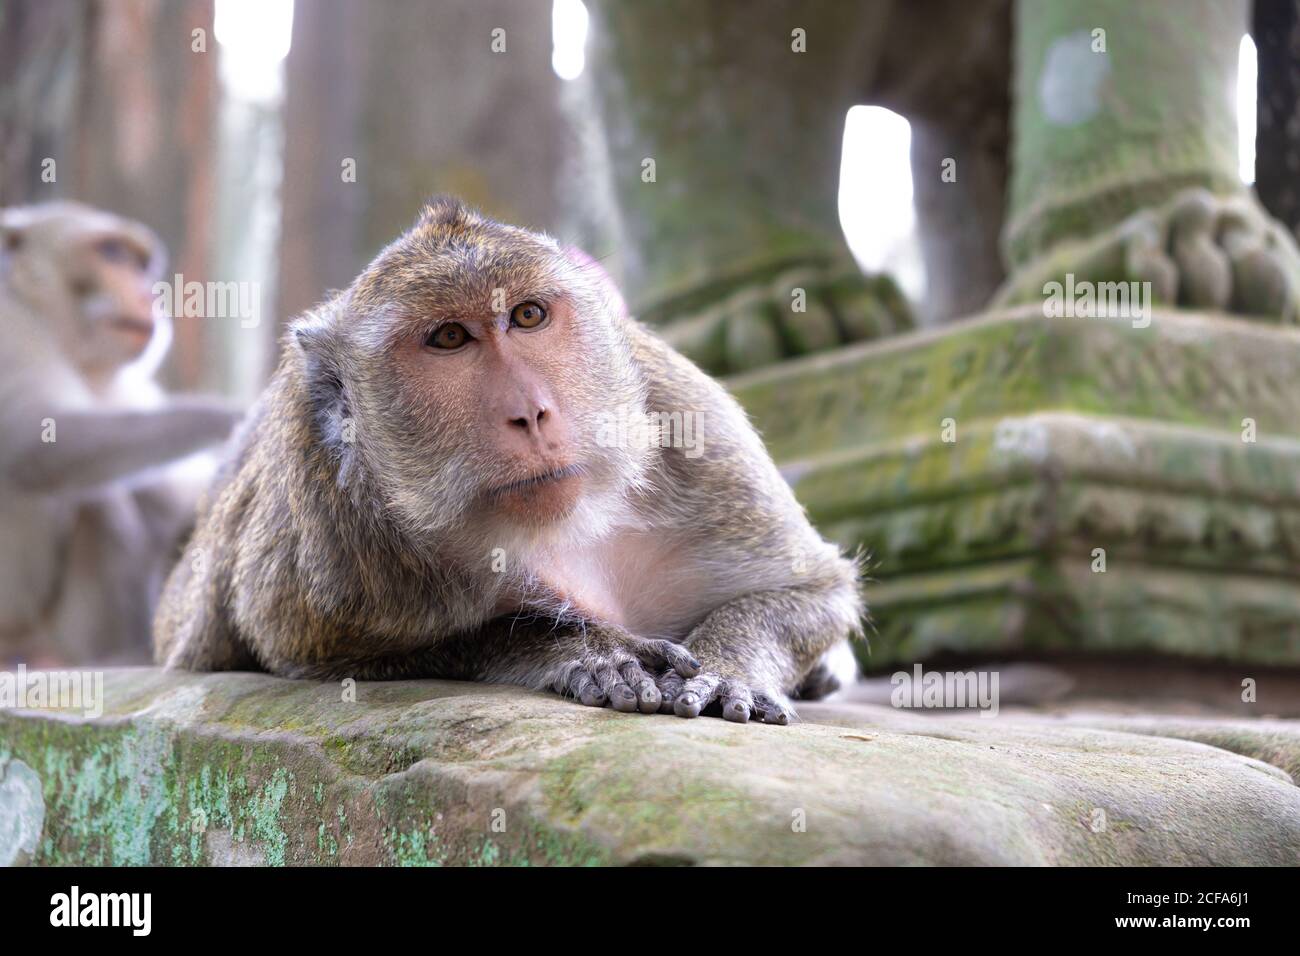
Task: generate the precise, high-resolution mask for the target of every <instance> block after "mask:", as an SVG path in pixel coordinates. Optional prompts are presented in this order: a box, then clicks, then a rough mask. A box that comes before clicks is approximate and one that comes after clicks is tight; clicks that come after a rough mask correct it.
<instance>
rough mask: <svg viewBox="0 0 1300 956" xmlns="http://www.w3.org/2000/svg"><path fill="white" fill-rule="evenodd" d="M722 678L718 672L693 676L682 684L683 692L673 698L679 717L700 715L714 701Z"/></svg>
mask: <svg viewBox="0 0 1300 956" xmlns="http://www.w3.org/2000/svg"><path fill="white" fill-rule="evenodd" d="M721 684H722V678H721V677H718V676H717V675H716V674H701V675H700V676H698V677H692V678H691V679H690V680H688V681H687V682H686V683H685V684H684V685H683V686H682V692H681V693H680V694H678V695H677V697H676V699H674V700H673V713H674V714H676V715H677V716H678V717H698V716H700V711H702V710H703V709H704V708H705V707H708V706H709V704H710V703H712V702H713V698H714V697H716V696H717V694H718V687H719V686H720V685H721Z"/></svg>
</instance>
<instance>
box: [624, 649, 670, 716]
mask: <svg viewBox="0 0 1300 956" xmlns="http://www.w3.org/2000/svg"><path fill="white" fill-rule="evenodd" d="M619 673H621V674H622V675H623V680H625V681H627V685H628V686H629V687H631V688H632V690H633V691H634V692H635V693H636V702H637V709H638V710H639V711H641V713H643V714H653V713H654V712H655V711H657V710H658V709H659V704H660V702H661V701H662V700H663V696H662V695H661V694H660V693H659V688H658V687H656V686H655V682H654V678H652V677H651V676H650V675H649V674H647V673H646V672H645V671H643V670H642V669H641V665H640V664H638V663H637V662H636V661H628V662H627V663H626V664H624V665H623V666H622V667H620V668H619Z"/></svg>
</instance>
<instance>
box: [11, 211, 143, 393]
mask: <svg viewBox="0 0 1300 956" xmlns="http://www.w3.org/2000/svg"><path fill="white" fill-rule="evenodd" d="M4 244H5V251H6V257H7V258H8V260H9V263H10V265H9V273H10V284H11V286H14V287H16V288H17V290H18V292H19V294H20V295H22V297H23V298H24V299H26V300H27V301H28V303H29V305H31V306H32V308H33V311H34V312H35V313H36V314H38V315H40V316H42V317H43V318H44V319H45V321H47V322H48V323H49V325H50V331H51V332H52V333H53V334H54V336H55V337H56V339H58V341H59V342H60V345H61V348H62V352H63V354H64V355H67V356H69V357H70V358H71V359H72V361H73V363H74V364H75V365H76V366H77V367H78V368H79V369H81V370H82V371H83V372H91V373H94V372H112V371H115V370H116V369H118V368H119V367H121V366H122V365H125V364H126V363H128V362H130V361H132V360H134V359H136V358H138V357H139V356H140V354H141V353H142V352H143V351H144V349H145V347H146V346H147V345H148V344H149V340H150V339H151V338H152V337H153V334H154V330H155V326H156V321H155V313H154V297H153V294H152V286H153V282H154V280H155V279H156V278H157V276H158V274H159V272H160V271H161V247H160V245H159V243H158V241H157V239H156V238H155V237H154V236H153V234H152V233H150V232H149V231H148V230H147V229H145V228H144V227H143V226H140V225H139V224H138V223H133V222H129V221H127V220H123V219H119V218H118V217H116V216H112V215H110V214H107V213H103V212H101V211H99V210H96V209H91V208H89V207H84V206H79V205H76V204H72V203H53V204H48V205H45V206H35V207H31V208H30V209H24V210H12V211H10V214H9V215H7V216H6V220H5V229H4Z"/></svg>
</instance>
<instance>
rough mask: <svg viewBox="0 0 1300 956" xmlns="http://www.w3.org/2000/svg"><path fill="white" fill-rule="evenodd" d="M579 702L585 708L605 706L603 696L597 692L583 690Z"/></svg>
mask: <svg viewBox="0 0 1300 956" xmlns="http://www.w3.org/2000/svg"><path fill="white" fill-rule="evenodd" d="M581 700H582V702H583V704H584V705H586V706H587V707H604V706H605V695H604V694H602V693H601V692H600V691H598V690H584V691H583V692H582V697H581Z"/></svg>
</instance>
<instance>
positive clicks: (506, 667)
mask: <svg viewBox="0 0 1300 956" xmlns="http://www.w3.org/2000/svg"><path fill="white" fill-rule="evenodd" d="M495 630H496V631H499V632H500V634H499V636H500V638H501V639H500V641H499V642H493V641H490V640H484V639H483V638H482V637H480V638H479V639H477V640H476V641H475V643H474V652H475V653H476V654H478V655H485V656H486V662H485V664H484V665H483V666H481V667H480V668H477V669H476V673H475V674H474V675H473V676H474V677H475V678H476V679H478V680H487V681H503V682H506V683H513V684H524V685H525V686H528V687H532V688H533V689H534V690H552V691H554V692H555V693H557V694H561V695H562V696H565V697H574V698H576V699H577V700H579V701H581V702H582V703H583V704H586V705H587V706H588V707H604V706H605V705H606V704H609V705H611V706H612V707H613V708H614V709H615V710H619V711H623V712H626V713H631V712H634V711H640V712H641V713H643V714H653V713H655V712H657V711H658V710H659V709H660V705H661V703H662V696H661V694H660V692H659V685H658V683H657V682H656V680H655V678H654V677H653V676H652V675H654V674H661V673H664V672H668V673H673V674H676V675H678V677H679V678H686V679H688V678H693V677H695V675H697V674H698V673H699V672H700V663H699V661H697V660H696V659H695V656H694V655H693V654H692V653H691V652H690V650H688V649H687V648H686V647H684V646H683V645H681V644H676V643H674V642H672V641H665V640H654V639H649V638H641V637H637V636H635V635H634V634H631V633H630V632H628V631H626V630H624V629H623V628H621V627H616V626H614V625H610V624H604V623H601V622H588V623H587V624H586V625H585V626H583V627H581V628H576V627H575V628H572V629H568V628H557V627H555V626H554V625H553V624H550V625H546V624H532V623H528V624H525V623H523V622H520V621H514V622H511V621H509V620H508V619H507V620H506V621H504V622H502V623H498V624H497V626H496V628H495ZM494 636H496V635H494ZM497 643H499V644H500V647H499V649H498V648H497V647H496V644H497ZM494 651H498V652H496V653H494Z"/></svg>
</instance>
